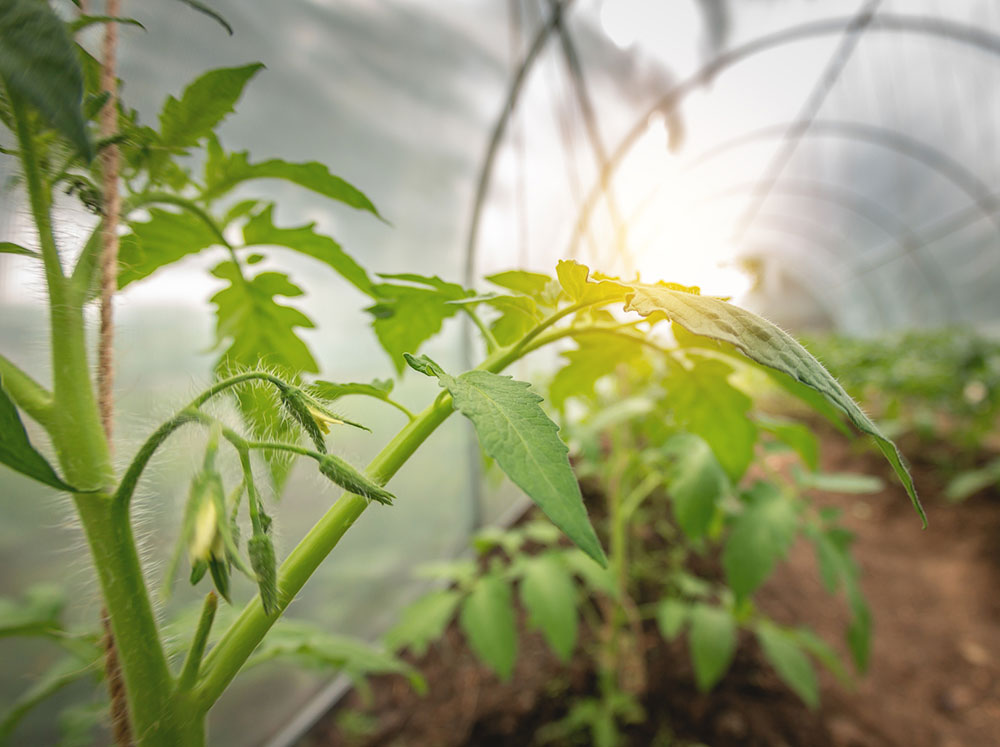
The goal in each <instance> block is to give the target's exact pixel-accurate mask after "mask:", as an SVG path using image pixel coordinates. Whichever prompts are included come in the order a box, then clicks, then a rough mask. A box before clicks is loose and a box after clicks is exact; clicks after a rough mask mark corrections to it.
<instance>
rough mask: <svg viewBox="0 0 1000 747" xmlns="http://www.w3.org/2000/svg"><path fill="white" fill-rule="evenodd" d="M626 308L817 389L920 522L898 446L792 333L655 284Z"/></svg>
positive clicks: (923, 518)
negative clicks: (866, 440) (888, 469)
mask: <svg viewBox="0 0 1000 747" xmlns="http://www.w3.org/2000/svg"><path fill="white" fill-rule="evenodd" d="M625 308H626V310H634V311H638V312H639V313H640V314H643V315H648V314H651V313H654V312H657V311H662V312H664V313H665V314H667V315H668V316H669V317H670V319H671V320H672V321H675V322H677V323H678V324H680V325H681V326H683V327H684V328H686V329H687V330H688V331H689V332H693V333H694V334H697V335H703V336H705V337H710V338H712V339H714V340H721V341H723V342H727V343H729V344H731V345H734V346H735V347H737V348H739V349H740V350H741V351H742V352H743V353H744V354H745V355H746V356H747V357H749V358H751V359H752V360H755V361H757V362H758V363H760V364H761V365H764V366H768V367H769V368H773V369H776V370H778V371H781V372H783V373H786V374H788V375H789V376H791V377H792V378H794V379H796V380H797V381H798V382H800V383H802V384H805V385H806V386H808V387H810V388H812V389H815V390H816V391H818V392H820V393H821V394H823V396H825V397H826V398H827V400H829V401H830V402H831V403H833V404H834V405H836V406H837V407H838V408H839V409H840V410H842V411H843V412H844V414H846V415H847V417H848V419H849V420H850V421H851V422H852V423H853V424H854V425H855V426H856V427H857V428H858V429H859V430H861V431H862V432H864V433H867V434H869V435H871V436H872V437H874V439H875V443H876V445H877V446H878V448H879V450H880V451H881V452H882V454H883V455H884V456H885V458H886V459H887V460H888V461H889V463H890V464H891V465H892V467H893V469H894V470H895V472H896V474H897V475H898V476H899V479H900V481H901V482H902V483H903V486H904V487H905V488H906V492H907V494H908V495H909V496H910V500H911V501H912V503H913V506H914V508H915V509H916V510H917V513H919V514H920V518H921V521H922V522H923V523H924V526H926V525H927V515H926V514H925V513H924V509H923V506H921V505H920V499H919V498H918V497H917V491H916V488H915V487H914V485H913V478H912V477H911V476H910V473H909V471H908V470H907V468H906V466H905V465H904V464H903V458H902V455H901V454H900V453H899V449H897V448H896V445H895V444H893V443H892V442H891V441H890V440H889V439H887V438H886V437H885V436H884V435H882V432H881V431H880V430H879V429H878V426H876V425H875V423H873V422H872V421H871V420H870V419H869V418H868V416H867V415H865V414H864V412H862V411H861V408H860V407H858V405H857V403H855V402H854V400H853V399H851V397H850V395H848V394H847V392H845V391H844V388H843V387H842V386H840V384H838V383H837V380H836V379H834V378H833V376H831V375H830V373H829V372H828V371H827V370H826V369H825V368H824V367H823V365H822V364H821V363H820V362H819V361H818V360H816V359H815V358H814V357H813V356H812V355H810V353H809V352H808V351H807V350H806V349H805V348H804V347H802V346H801V345H800V344H799V343H798V342H796V341H795V339H794V338H792V336H791V335H789V334H788V333H786V332H784V331H783V330H781V329H780V328H778V327H776V326H775V325H773V324H771V323H770V322H768V321H767V320H765V319H762V318H760V317H759V316H757V315H755V314H751V313H750V312H749V311H744V310H743V309H740V308H739V307H737V306H733V305H731V304H728V303H726V302H724V301H720V300H718V299H716V298H711V297H708V296H696V295H693V294H689V293H683V292H679V291H675V290H671V289H669V288H666V287H658V286H635V292H634V293H633V294H632V295H631V296H629V297H628V300H627V301H626V304H625Z"/></svg>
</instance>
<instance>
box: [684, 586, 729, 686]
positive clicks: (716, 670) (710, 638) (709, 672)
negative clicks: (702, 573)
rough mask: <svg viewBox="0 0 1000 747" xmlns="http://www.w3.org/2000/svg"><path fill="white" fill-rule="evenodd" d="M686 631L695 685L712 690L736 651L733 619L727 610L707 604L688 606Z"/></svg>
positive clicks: (727, 667)
mask: <svg viewBox="0 0 1000 747" xmlns="http://www.w3.org/2000/svg"><path fill="white" fill-rule="evenodd" d="M689 619H690V621H691V629H690V631H689V633H688V636H689V644H690V647H691V660H692V662H693V663H694V677H695V681H696V682H697V684H698V689H699V690H701V691H702V692H707V691H708V690H711V689H712V687H713V686H714V685H715V683H716V682H718V681H719V680H720V679H721V678H722V675H723V674H725V673H726V670H727V669H729V664H730V662H732V660H733V655H734V654H735V653H736V621H735V620H733V616H732V615H731V614H729V611H728V610H724V609H721V608H719V607H712V606H710V605H707V604H695V605H692V606H691V612H690V614H689Z"/></svg>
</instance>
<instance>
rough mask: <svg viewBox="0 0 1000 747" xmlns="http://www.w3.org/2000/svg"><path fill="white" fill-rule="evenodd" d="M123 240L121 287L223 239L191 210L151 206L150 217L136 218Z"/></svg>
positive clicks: (120, 257)
mask: <svg viewBox="0 0 1000 747" xmlns="http://www.w3.org/2000/svg"><path fill="white" fill-rule="evenodd" d="M129 227H130V228H131V229H132V232H131V233H127V234H125V235H124V236H122V237H121V239H120V240H119V247H118V287H119V288H124V287H125V286H127V285H128V284H129V283H134V282H135V281H136V280H142V279H143V278H146V277H149V276H150V275H152V274H153V273H154V272H155V271H156V270H158V269H160V268H161V267H164V266H166V265H169V264H172V263H174V262H176V261H178V260H179V259H182V258H183V257H186V256H188V255H189V254H196V253H198V252H200V251H202V250H204V249H207V248H209V247H210V246H217V245H219V244H221V243H222V237H220V236H219V235H218V234H217V233H216V232H215V231H214V230H213V229H212V228H211V227H210V226H209V225H208V224H207V223H205V222H204V221H203V220H201V219H200V218H198V217H197V216H196V215H194V214H193V213H190V212H188V211H186V210H185V211H182V212H172V211H168V210H161V209H160V208H150V210H149V220H148V221H132V222H130V223H129Z"/></svg>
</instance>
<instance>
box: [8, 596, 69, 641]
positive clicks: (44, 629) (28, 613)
mask: <svg viewBox="0 0 1000 747" xmlns="http://www.w3.org/2000/svg"><path fill="white" fill-rule="evenodd" d="M65 607H66V594H65V592H64V591H63V590H62V589H60V588H59V587H57V586H53V585H50V584H40V585H37V586H32V587H29V588H28V589H27V591H26V592H25V594H24V598H23V599H16V600H15V599H10V598H7V597H0V638H7V637H10V636H20V635H45V634H46V633H48V632H52V633H56V634H58V633H59V632H61V631H62V629H63V626H62V623H61V622H60V617H61V615H62V613H63V610H64V609H65Z"/></svg>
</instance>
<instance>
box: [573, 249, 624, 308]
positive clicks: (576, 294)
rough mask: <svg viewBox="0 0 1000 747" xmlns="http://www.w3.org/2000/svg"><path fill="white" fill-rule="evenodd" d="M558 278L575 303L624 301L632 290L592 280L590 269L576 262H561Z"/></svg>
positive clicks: (619, 284)
mask: <svg viewBox="0 0 1000 747" xmlns="http://www.w3.org/2000/svg"><path fill="white" fill-rule="evenodd" d="M556 276H557V277H558V278H559V284H560V285H561V286H562V289H563V291H565V293H566V295H567V296H569V299H570V300H571V301H573V302H574V303H585V304H586V303H593V304H598V303H609V302H611V301H619V300H624V299H625V296H626V294H628V293H630V292H631V288H629V287H628V286H626V285H622V284H621V283H616V282H614V281H613V280H597V281H595V280H591V279H589V276H590V269H589V268H588V267H586V266H585V265H581V264H580V263H579V262H576V261H575V260H572V259H569V260H565V259H564V260H560V261H559V262H558V263H557V264H556Z"/></svg>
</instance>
